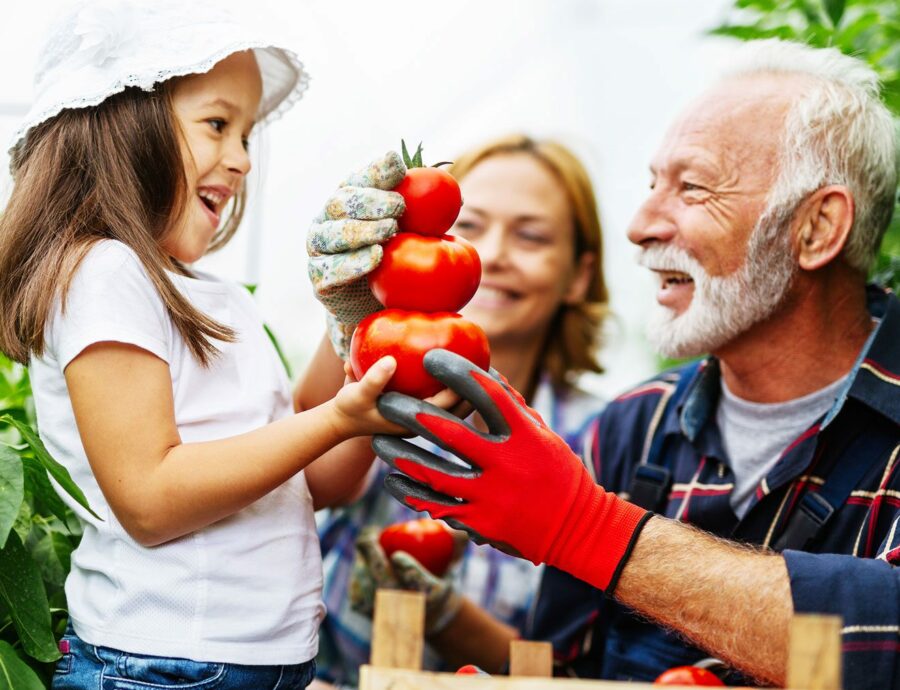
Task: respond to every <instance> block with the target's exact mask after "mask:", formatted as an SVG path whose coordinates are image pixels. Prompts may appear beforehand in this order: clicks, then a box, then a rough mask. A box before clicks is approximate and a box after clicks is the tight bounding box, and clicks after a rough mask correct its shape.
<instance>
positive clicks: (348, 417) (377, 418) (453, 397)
mask: <svg viewBox="0 0 900 690" xmlns="http://www.w3.org/2000/svg"><path fill="white" fill-rule="evenodd" d="M396 370H397V360H395V359H394V358H393V357H382V358H381V359H380V360H378V361H377V362H375V364H373V365H372V367H370V368H369V370H368V371H367V372H366V373H365V375H364V376H363V377H362V379H360V380H359V381H357V380H356V377H355V376H354V374H353V369H352V367H351V366H350V363H349V362H344V374H345V375H346V378H345V381H344V387H343V388H342V389H341V390H340V391H338V393H337V395H336V396H335V397H334V403H335V409H336V412H337V414H338V416H339V422H338V423H339V424H340V425H341V428H342V429H349V430H350V435H352V436H370V435H372V434H393V435H396V436H409V435H410V433H409V431H408V430H407V429H405V428H404V427H401V426H398V425H397V424H394V423H392V422H389V421H388V420H387V419H385V418H384V417H383V416H382V415H381V413H380V412H379V411H378V408H377V407H376V401H377V399H378V397H379V396H380V395H381V394H382V393H383V392H384V387H385V386H386V385H387V383H388V381H389V380H390V378H391V376H393V375H394V372H395V371H396ZM425 402H427V403H430V404H431V405H434V406H435V407H439V408H441V409H444V410H447V411H448V412H450V413H451V414H454V415H456V416H458V417H460V418H465V417H466V416H468V414H469V413H470V412H471V411H472V409H473V408H472V405H471V403H469V401H468V400H465V399H464V398H462V397H461V396H460V395H459V394H458V393H456V391H454V390H452V389H450V388H444V389H443V390H441V391H439V392H438V393H435V394H434V395H433V396H431V397H430V398H426V399H425Z"/></svg>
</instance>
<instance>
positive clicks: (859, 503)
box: [375, 41, 900, 688]
mask: <svg viewBox="0 0 900 690" xmlns="http://www.w3.org/2000/svg"><path fill="white" fill-rule="evenodd" d="M650 172H651V184H650V192H649V195H648V197H647V200H646V202H645V203H644V204H643V206H642V207H641V208H640V209H639V210H638V212H637V215H636V216H635V218H634V221H633V223H632V225H631V227H630V229H629V231H628V234H629V238H630V239H631V240H632V241H633V242H634V243H635V244H637V245H638V246H639V247H640V250H641V251H640V261H641V263H642V264H643V265H644V266H646V267H647V268H649V269H650V270H651V271H653V272H654V273H655V274H656V276H657V277H658V281H659V289H658V292H657V303H658V304H657V307H656V311H655V312H654V314H653V316H652V318H651V321H650V324H649V330H648V333H649V336H650V338H651V339H652V341H653V342H654V344H655V345H656V347H657V348H658V349H659V351H660V352H662V353H663V354H666V355H668V356H672V357H685V358H687V357H695V356H699V355H701V354H703V353H712V356H709V357H707V358H706V359H703V360H702V361H701V362H699V363H694V364H690V365H687V366H685V367H681V368H679V369H676V370H674V371H672V372H667V373H665V374H663V375H661V376H659V377H657V378H655V379H653V380H651V381H649V382H646V383H644V384H643V385H641V386H639V387H637V388H635V389H633V390H631V391H630V392H628V393H626V394H625V395H623V396H621V397H620V398H618V399H617V400H616V401H614V402H613V403H612V404H611V405H610V406H609V407H608V408H607V409H606V410H605V411H604V413H603V414H602V415H601V416H600V417H599V418H598V419H597V421H596V423H595V424H594V426H593V429H592V431H591V434H590V437H589V438H588V439H587V441H588V447H587V453H586V458H585V459H586V460H588V461H589V462H588V463H587V464H588V465H589V467H588V469H585V467H584V466H583V465H581V464H580V463H579V461H578V459H577V458H576V457H575V456H573V455H572V454H571V453H570V452H569V451H567V450H566V449H565V447H564V444H562V443H561V442H560V441H559V440H558V439H557V438H556V437H555V436H554V435H553V434H551V433H550V432H549V431H548V430H547V429H546V427H545V426H544V425H543V424H542V423H541V422H540V420H536V419H535V418H534V416H533V415H532V414H530V412H529V411H528V410H527V409H526V408H525V407H524V405H523V403H522V401H521V398H520V397H519V396H517V395H516V394H515V391H512V390H511V389H510V388H509V387H508V386H505V385H503V384H501V383H499V382H498V381H497V380H496V379H494V378H491V377H488V376H486V375H485V374H484V373H483V372H480V370H477V369H476V368H474V367H472V366H471V365H469V364H467V363H465V362H464V360H460V359H459V358H454V357H453V356H451V355H449V353H446V352H441V351H435V352H432V353H429V355H428V356H427V357H426V363H427V366H428V367H429V368H430V370H431V371H433V372H434V373H435V375H437V376H438V377H439V378H442V380H444V381H445V382H447V383H448V384H449V385H450V386H451V387H453V388H454V389H456V390H457V391H458V392H460V393H462V394H463V395H464V396H465V397H467V398H469V399H470V400H471V401H472V402H473V403H474V404H475V405H476V407H477V408H478V409H479V411H480V412H481V413H482V416H483V417H484V418H485V420H486V421H487V422H488V425H489V427H490V428H491V433H490V434H482V433H480V432H477V431H475V430H474V429H472V428H470V427H468V426H467V425H466V424H465V423H464V422H461V421H459V420H457V419H455V418H453V417H451V416H450V415H448V414H447V413H445V412H442V411H440V410H437V409H435V408H433V407H430V406H428V405H426V404H424V403H421V402H418V401H414V400H412V399H411V398H406V397H404V396H399V395H397V394H389V395H387V396H385V397H384V398H383V404H382V405H381V408H382V412H383V413H384V414H385V415H386V416H388V417H389V418H391V419H392V420H393V421H396V422H398V423H400V424H403V425H405V426H406V427H407V428H409V429H411V430H413V431H415V432H416V433H419V434H421V435H423V436H425V437H428V438H430V439H431V440H433V441H435V442H436V443H438V444H439V445H441V446H443V447H444V448H446V449H447V450H449V451H451V452H453V453H455V454H456V455H457V456H458V457H459V458H461V459H462V460H464V461H465V463H466V466H463V465H461V464H459V463H452V464H451V463H447V462H445V461H442V460H440V459H439V458H437V457H436V456H433V455H429V454H427V453H426V452H425V451H422V450H421V449H418V448H416V447H414V446H412V445H410V444H408V443H407V442H405V441H401V440H399V439H396V438H394V437H379V438H377V439H376V442H375V446H376V451H377V452H378V453H379V455H381V457H383V458H384V459H385V460H387V461H388V462H390V463H391V464H392V465H393V466H394V467H395V468H396V469H398V470H399V471H400V472H401V473H402V474H395V475H392V476H391V477H389V478H388V482H387V484H388V488H389V489H390V490H391V491H392V493H394V495H395V496H397V497H398V498H400V499H401V500H403V501H404V502H406V503H407V504H408V505H410V506H412V507H414V508H416V509H419V510H428V511H429V512H431V514H432V515H434V516H435V517H443V518H445V519H446V520H448V521H449V522H451V524H455V525H457V526H460V527H462V528H465V529H467V530H468V531H470V532H471V533H473V534H476V535H480V537H481V538H483V539H485V540H488V541H491V542H492V543H494V544H498V545H502V548H505V549H507V550H513V551H515V552H518V553H520V554H521V555H523V556H524V557H526V558H529V559H530V560H533V561H535V562H544V563H547V564H548V565H551V566H554V568H549V569H548V571H547V573H546V576H545V580H544V585H543V590H542V594H541V597H540V599H539V601H538V603H537V608H536V610H535V627H534V636H535V637H544V638H551V639H553V640H554V641H555V642H556V643H557V653H558V656H559V657H560V658H561V659H562V660H563V661H564V662H566V663H568V664H570V666H571V668H572V669H574V670H575V671H577V672H580V673H582V674H585V675H592V676H598V677H606V678H619V679H626V678H635V679H652V678H653V677H654V676H655V675H656V674H658V673H659V672H661V671H662V670H664V669H665V668H667V667H669V666H674V665H678V664H683V663H691V662H693V661H696V660H697V659H699V658H701V657H703V656H708V655H710V654H711V655H714V656H716V657H718V658H720V659H723V660H725V661H726V662H727V663H728V664H729V665H730V666H732V667H733V668H736V669H739V670H740V671H741V672H743V673H746V674H748V675H749V676H751V677H753V678H755V679H758V680H762V681H764V682H769V683H784V681H785V674H786V665H787V648H788V630H789V623H790V619H791V616H792V615H793V613H794V612H829V613H837V614H840V615H842V616H843V620H844V627H843V630H842V635H843V653H844V687H846V688H859V687H892V686H893V687H896V686H897V685H898V683H900V642H898V640H900V637H898V632H900V575H898V573H897V571H895V569H894V568H893V567H892V566H893V565H894V564H895V563H898V562H900V534H898V532H900V530H898V529H897V526H898V524H900V500H898V497H900V476H898V475H900V472H897V471H896V467H897V464H898V460H900V457H898V454H900V348H898V343H900V303H898V301H897V299H896V297H894V296H893V295H892V294H889V293H887V292H885V291H884V290H882V289H879V288H877V287H874V286H872V287H869V288H867V287H866V283H865V280H866V273H867V270H868V268H869V266H870V264H871V262H872V259H873V257H874V256H875V254H876V252H877V248H878V246H879V243H880V241H881V238H882V236H883V234H884V232H885V229H886V228H887V226H888V223H889V220H890V216H891V213H892V210H893V206H894V195H895V192H896V183H897V158H896V147H895V141H894V130H893V124H892V120H891V117H890V115H889V113H888V112H887V110H886V109H885V107H884V106H883V105H882V103H881V102H880V100H879V96H878V81H877V78H876V77H875V75H874V74H873V73H872V71H871V70H870V69H869V68H868V67H866V66H865V65H864V64H862V63H860V62H859V61H857V60H855V59H853V58H850V57H846V56H843V55H841V54H840V53H839V52H837V51H835V50H817V49H811V48H807V47H804V46H801V45H797V44H788V43H781V42H777V41H765V42H759V43H756V44H748V45H747V46H746V47H745V48H744V49H743V51H742V53H741V54H740V55H739V57H738V59H737V61H736V64H735V67H734V69H733V70H732V71H731V72H730V73H729V75H728V77H727V78H726V79H723V80H722V81H720V82H718V83H717V84H716V85H715V86H713V87H712V88H711V90H709V91H708V92H707V93H706V94H705V95H703V96H701V97H700V98H699V99H698V100H697V101H696V102H695V103H694V104H693V105H692V106H690V107H689V108H688V109H687V111H686V112H685V113H684V114H683V115H682V116H681V117H680V118H679V119H678V120H677V121H676V122H675V124H674V125H673V126H672V128H671V129H670V130H669V132H668V134H667V135H666V137H665V140H664V142H663V144H662V146H661V148H660V149H659V151H658V153H657V155H656V156H655V158H654V159H653V161H652V163H651V166H650ZM591 469H592V470H593V472H589V470H591ZM594 480H596V482H597V484H595V483H594ZM460 499H461V500H460ZM623 499H624V500H623ZM663 516H665V517H663ZM750 545H752V546H750ZM563 571H564V572H563ZM566 573H568V574H566ZM573 576H574V577H573ZM601 590H602V591H603V592H605V594H602V593H601ZM671 631H675V632H671ZM685 638H687V639H688V640H691V642H692V643H693V644H694V645H696V647H694V646H692V645H690V644H688V643H687V642H685V641H683V640H684V639H685ZM701 649H702V650H703V651H700V650H701Z"/></svg>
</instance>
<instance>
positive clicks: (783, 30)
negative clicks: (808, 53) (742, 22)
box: [709, 26, 797, 41]
mask: <svg viewBox="0 0 900 690" xmlns="http://www.w3.org/2000/svg"><path fill="white" fill-rule="evenodd" d="M709 33H710V34H711V35H713V36H730V37H732V38H738V39H740V40H742V41H754V40H756V39H758V38H781V39H784V40H791V39H795V38H796V37H797V34H796V32H795V31H794V30H793V29H792V28H791V27H789V26H776V27H773V28H771V29H763V28H760V27H756V26H718V27H716V28H715V29H711V30H710V31H709Z"/></svg>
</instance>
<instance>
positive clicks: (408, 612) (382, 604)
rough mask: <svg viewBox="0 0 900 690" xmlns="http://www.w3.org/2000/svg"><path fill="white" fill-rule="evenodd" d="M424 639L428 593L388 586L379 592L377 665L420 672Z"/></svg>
mask: <svg viewBox="0 0 900 690" xmlns="http://www.w3.org/2000/svg"><path fill="white" fill-rule="evenodd" d="M424 639H425V595H424V594H422V593H421V592H402V591H399V590H388V589H380V590H378V591H377V592H375V617H374V620H373V623H372V657H371V663H372V665H373V666H378V667H381V668H404V669H411V670H414V671H418V670H419V669H421V668H422V650H423V647H424Z"/></svg>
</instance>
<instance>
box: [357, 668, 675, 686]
mask: <svg viewBox="0 0 900 690" xmlns="http://www.w3.org/2000/svg"><path fill="white" fill-rule="evenodd" d="M658 687H659V686H656V688H658ZM656 688H654V686H653V685H648V684H645V683H628V684H627V685H626V684H624V683H616V682H614V681H601V680H570V679H568V678H555V679H553V680H548V679H546V678H518V677H512V676H491V677H490V678H487V677H485V676H457V675H453V674H450V673H427V672H422V671H404V670H400V669H386V668H375V667H374V666H360V669H359V690H656Z"/></svg>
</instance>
